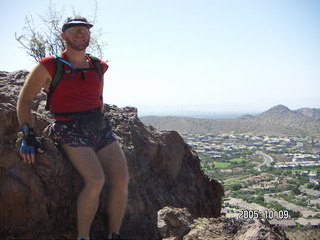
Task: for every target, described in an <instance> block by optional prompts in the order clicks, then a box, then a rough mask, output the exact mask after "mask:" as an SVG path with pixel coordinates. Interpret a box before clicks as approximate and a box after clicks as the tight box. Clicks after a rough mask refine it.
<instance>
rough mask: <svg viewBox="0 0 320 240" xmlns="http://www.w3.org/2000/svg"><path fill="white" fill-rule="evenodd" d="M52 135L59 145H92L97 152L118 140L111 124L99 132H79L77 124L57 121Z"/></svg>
mask: <svg viewBox="0 0 320 240" xmlns="http://www.w3.org/2000/svg"><path fill="white" fill-rule="evenodd" d="M50 135H51V136H52V138H53V140H54V141H55V144H56V145H58V146H61V145H62V144H67V145H68V146H71V147H92V148H93V149H94V150H95V151H96V152H98V151H100V150H101V149H103V148H104V147H105V146H107V145H109V144H111V143H112V142H114V141H117V138H116V136H115V135H114V133H113V132H112V130H111V127H110V126H109V125H108V126H107V127H106V128H105V129H103V130H101V131H99V132H79V131H77V129H76V127H75V125H72V124H64V123H61V122H55V123H53V124H52V125H51V128H50Z"/></svg>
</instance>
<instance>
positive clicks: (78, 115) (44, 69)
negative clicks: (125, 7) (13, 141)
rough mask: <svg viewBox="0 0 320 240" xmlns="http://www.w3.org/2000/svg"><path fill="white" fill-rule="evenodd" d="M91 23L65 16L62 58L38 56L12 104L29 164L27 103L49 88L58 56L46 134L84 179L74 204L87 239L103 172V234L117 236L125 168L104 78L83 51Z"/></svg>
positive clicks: (33, 143) (34, 145) (31, 137)
mask: <svg viewBox="0 0 320 240" xmlns="http://www.w3.org/2000/svg"><path fill="white" fill-rule="evenodd" d="M92 26H93V25H92V24H90V23H89V22H88V21H87V20H86V19H85V18H83V17H80V16H76V17H71V18H68V19H67V20H66V21H65V23H64V25H63V27H62V32H61V38H62V39H63V40H64V41H65V43H66V50H65V51H63V52H62V54H61V58H58V59H56V58H54V57H52V56H51V57H46V58H43V59H41V60H40V62H39V63H38V64H37V65H36V67H35V68H34V69H33V70H32V71H31V73H30V74H29V76H28V78H27V79H26V82H25V84H24V86H23V88H22V90H21V93H20V95H19V99H18V103H17V114H18V120H19V123H20V125H21V127H22V132H23V134H24V139H23V141H22V145H21V148H20V156H21V157H22V159H23V160H24V162H26V163H29V164H32V163H34V161H35V153H36V152H42V150H41V149H40V148H38V141H37V139H36V137H35V134H34V131H33V128H32V127H31V103H32V101H33V99H34V98H35V97H36V96H37V94H38V92H39V91H40V90H41V89H42V88H43V89H44V90H45V91H46V92H49V87H50V83H51V81H52V79H53V77H54V74H55V72H56V68H57V67H56V66H57V64H56V62H57V61H62V62H63V67H64V73H63V76H62V78H61V80H60V82H59V84H58V85H57V87H56V89H55V90H54V92H53V93H52V94H51V96H50V102H49V105H50V108H51V112H52V114H53V116H54V118H55V120H56V121H55V123H54V124H53V125H52V126H51V134H52V136H53V138H54V140H55V142H56V144H58V145H59V146H61V148H62V150H63V151H64V152H65V153H66V155H67V156H68V158H69V159H70V161H71V162H72V164H73V165H74V167H75V168H76V170H77V171H78V172H79V173H80V175H81V176H82V177H83V180H84V188H83V190H82V191H81V193H80V195H79V197H78V203H77V230H78V239H83V240H88V239H89V238H90V237H89V232H90V227H91V224H92V222H93V219H94V217H95V214H96V211H97V209H98V205H99V196H100V193H101V190H102V187H103V185H104V182H105V176H106V178H107V180H108V182H109V184H110V192H109V199H108V202H107V213H108V223H109V226H108V229H109V234H108V239H119V238H120V236H119V231H120V226H121V223H122V220H123V216H124V213H125V208H126V204H127V196H128V190H127V186H128V179H129V177H128V169H127V163H126V159H125V156H124V154H123V152H122V150H121V148H120V145H119V143H118V141H117V139H116V138H115V136H114V134H113V133H112V131H111V129H110V127H109V126H108V124H107V122H106V121H105V120H104V119H103V117H102V113H101V112H102V109H103V101H102V92H103V78H102V79H100V77H99V73H98V71H96V69H95V67H94V64H93V60H92V58H90V57H89V56H88V55H86V53H85V50H86V48H87V47H88V45H89V41H90V28H91V27H92ZM99 61H100V65H101V69H102V72H103V73H104V72H106V71H107V69H108V65H107V64H106V63H105V62H103V61H102V60H99ZM92 123H93V124H92Z"/></svg>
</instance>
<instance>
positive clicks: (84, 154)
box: [62, 144, 104, 181]
mask: <svg viewBox="0 0 320 240" xmlns="http://www.w3.org/2000/svg"><path fill="white" fill-rule="evenodd" d="M62 149H63V151H64V152H65V153H66V154H67V156H68V158H69V159H70V161H71V162H72V164H73V166H74V167H75V168H76V169H77V171H78V172H79V173H80V175H81V176H82V177H83V178H84V180H87V181H90V180H97V179H104V172H103V169H102V166H101V163H100V160H99V158H98V157H97V155H96V153H95V152H94V150H93V149H92V148H90V147H70V146H68V145H66V144H62Z"/></svg>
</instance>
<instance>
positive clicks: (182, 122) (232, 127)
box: [140, 104, 320, 136]
mask: <svg viewBox="0 0 320 240" xmlns="http://www.w3.org/2000/svg"><path fill="white" fill-rule="evenodd" d="M140 119H141V121H142V122H143V123H144V124H147V125H151V126H153V127H155V128H158V129H160V130H176V131H178V132H190V133H216V134H218V133H227V132H234V133H251V134H266V135H289V136H305V135H308V136H319V135H320V109H318V108H307V107H305V108H299V109H297V110H291V109H289V108H288V107H286V106H285V105H282V104H279V105H276V106H274V107H271V108H270V109H268V110H266V111H264V112H262V113H260V114H256V115H250V114H246V115H243V116H240V117H237V118H234V119H197V118H190V117H156V116H148V117H142V118H140Z"/></svg>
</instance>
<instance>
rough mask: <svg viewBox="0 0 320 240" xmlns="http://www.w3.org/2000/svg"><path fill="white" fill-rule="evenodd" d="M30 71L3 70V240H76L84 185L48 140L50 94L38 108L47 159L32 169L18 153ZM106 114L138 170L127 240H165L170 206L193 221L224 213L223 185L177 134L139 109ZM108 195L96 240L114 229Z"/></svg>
mask: <svg viewBox="0 0 320 240" xmlns="http://www.w3.org/2000/svg"><path fill="white" fill-rule="evenodd" d="M27 74H28V72H26V71H18V72H13V73H9V72H0V88H1V91H0V100H1V103H0V133H1V135H0V142H1V145H0V150H1V151H0V238H1V239H72V238H74V237H75V236H76V227H75V226H76V221H75V216H76V199H77V196H78V193H79V191H80V190H81V188H82V184H83V183H82V179H81V177H80V176H79V175H78V174H77V172H76V171H75V169H74V168H73V166H72V165H71V163H70V162H69V161H68V159H67V158H66V157H65V156H64V155H63V153H61V152H60V151H58V150H57V149H56V147H55V146H54V144H53V142H52V140H51V139H50V137H48V132H47V126H48V124H50V122H51V119H50V118H49V117H48V113H47V112H46V111H44V99H45V96H44V94H39V95H38V97H37V98H36V99H35V101H34V104H33V110H34V112H33V117H34V122H35V126H36V132H37V133H38V135H39V136H41V141H42V143H43V146H44V154H42V155H37V159H36V162H35V164H33V165H27V164H25V163H23V162H22V161H21V160H20V158H19V155H18V153H17V148H18V146H19V143H20V141H21V139H20V138H19V137H17V134H18V132H19V124H18V121H17V117H16V108H15V106H16V101H17V96H18V94H19V91H20V88H21V86H22V85H23V82H24V80H25V78H26V76H27ZM104 114H105V116H106V117H107V118H108V119H109V121H110V123H111V124H112V126H113V130H114V132H115V133H116V134H117V135H118V136H119V141H120V143H121V145H122V147H123V150H124V153H125V155H126V158H127V161H128V166H129V172H130V183H129V200H128V207H127V211H126V215H125V219H124V223H123V226H122V235H123V236H124V237H127V238H131V239H160V238H161V237H162V236H161V230H159V229H158V226H157V222H158V220H157V218H158V216H157V212H158V211H159V210H160V209H162V208H163V207H165V206H174V207H179V208H185V209H187V210H188V212H189V213H190V216H192V218H198V217H218V216H220V210H221V197H222V196H223V189H222V186H221V185H220V184H219V183H218V182H217V181H216V180H213V179H209V178H208V177H207V176H206V175H205V174H204V173H203V172H202V171H201V169H200V160H199V158H198V157H197V155H196V154H195V153H194V152H193V151H192V150H191V148H190V147H189V146H188V145H187V144H186V143H185V142H184V140H183V139H182V138H181V137H180V135H179V134H178V133H177V132H174V131H158V130H156V129H154V128H152V127H146V126H145V125H144V124H142V123H141V122H140V120H139V119H138V117H137V109H135V108H130V107H127V108H117V107H116V106H110V105H106V110H105V113H104ZM107 194H108V186H107V184H106V187H105V189H104V190H103V194H102V196H101V204H100V208H99V210H98V213H97V216H96V219H95V222H94V224H93V227H92V236H94V238H95V239H103V237H104V236H105V234H106V231H107V229H106V228H105V226H106V225H107V224H106V215H105V211H104V207H105V204H104V202H105V199H106V197H107Z"/></svg>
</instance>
